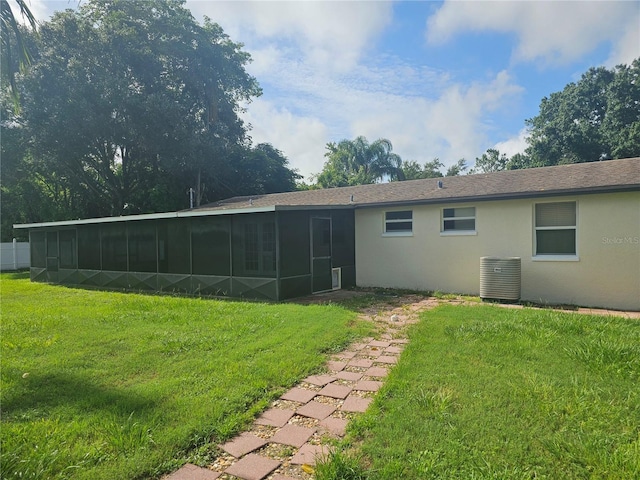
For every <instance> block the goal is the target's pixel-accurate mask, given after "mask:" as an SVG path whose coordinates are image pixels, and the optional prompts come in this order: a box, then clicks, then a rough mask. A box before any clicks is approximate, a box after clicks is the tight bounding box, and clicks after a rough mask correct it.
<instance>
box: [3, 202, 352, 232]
mask: <svg viewBox="0 0 640 480" xmlns="http://www.w3.org/2000/svg"><path fill="white" fill-rule="evenodd" d="M353 206H354V205H269V206H263V207H248V208H220V209H208V210H207V209H202V210H181V211H178V212H165V213H146V214H140V215H121V216H119V217H98V218H85V219H77V220H60V221H57V222H41V223H22V224H14V225H13V228H16V229H18V228H20V229H29V228H45V227H72V226H76V225H91V224H102V223H115V222H136V221H143V220H168V219H172V218H193V217H211V216H219V215H240V214H252V213H269V212H275V211H295V210H327V209H332V210H335V209H349V208H353Z"/></svg>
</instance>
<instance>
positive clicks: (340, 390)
mask: <svg viewBox="0 0 640 480" xmlns="http://www.w3.org/2000/svg"><path fill="white" fill-rule="evenodd" d="M351 390H353V388H352V387H347V386H345V385H337V384H335V383H330V384H329V385H327V386H325V387H324V388H323V389H322V390H320V391H319V392H318V395H322V396H325V397H331V398H339V399H343V398H347V395H349V394H350V393H351Z"/></svg>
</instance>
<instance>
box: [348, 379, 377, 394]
mask: <svg viewBox="0 0 640 480" xmlns="http://www.w3.org/2000/svg"><path fill="white" fill-rule="evenodd" d="M380 387H382V382H376V381H375V380H362V381H361V382H358V383H356V386H355V387H353V389H354V390H360V391H363V392H377V391H378V390H380Z"/></svg>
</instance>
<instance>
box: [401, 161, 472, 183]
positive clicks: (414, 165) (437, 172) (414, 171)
mask: <svg viewBox="0 0 640 480" xmlns="http://www.w3.org/2000/svg"><path fill="white" fill-rule="evenodd" d="M401 168H402V177H403V178H402V179H403V180H417V179H420V178H439V177H442V176H446V177H455V176H457V175H460V174H461V173H462V172H464V171H465V170H466V169H467V161H466V160H465V159H464V158H461V159H460V160H458V161H457V162H456V163H454V164H453V165H451V166H450V167H449V168H448V169H447V171H446V173H445V174H444V175H443V174H442V168H444V164H443V163H442V162H441V161H440V159H439V158H434V159H433V160H431V161H430V162H425V164H424V165H420V164H419V163H418V162H416V161H415V160H409V161H403V162H402V167H401Z"/></svg>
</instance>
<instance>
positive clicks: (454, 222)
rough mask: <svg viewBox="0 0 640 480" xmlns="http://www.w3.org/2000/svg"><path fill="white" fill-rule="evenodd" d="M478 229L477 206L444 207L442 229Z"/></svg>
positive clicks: (456, 230) (446, 230) (451, 230)
mask: <svg viewBox="0 0 640 480" xmlns="http://www.w3.org/2000/svg"><path fill="white" fill-rule="evenodd" d="M475 229H476V207H459V208H444V209H443V210H442V231H443V232H459V231H474V230H475Z"/></svg>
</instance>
